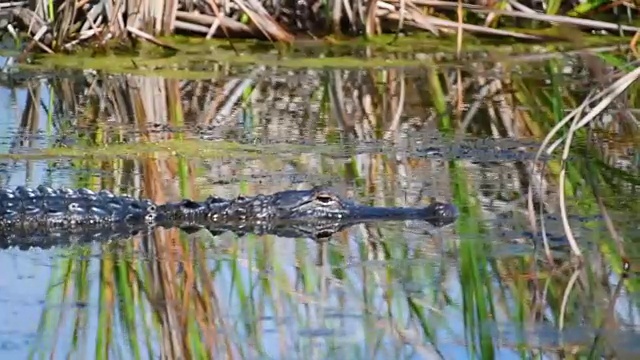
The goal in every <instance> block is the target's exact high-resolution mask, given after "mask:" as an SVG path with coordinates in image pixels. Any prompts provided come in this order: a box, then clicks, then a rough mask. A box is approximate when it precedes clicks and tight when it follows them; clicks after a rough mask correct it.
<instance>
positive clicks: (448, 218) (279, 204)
mask: <svg viewBox="0 0 640 360" xmlns="http://www.w3.org/2000/svg"><path fill="white" fill-rule="evenodd" d="M270 204H271V206H272V211H273V213H274V214H273V215H275V217H276V218H278V219H292V220H300V219H309V220H311V219H335V220H342V221H345V222H350V221H353V222H367V221H384V220H387V221H392V220H398V221H400V220H424V221H428V222H430V223H432V224H434V225H437V226H443V225H446V224H449V223H451V222H453V221H455V220H456V218H457V217H458V210H457V209H456V207H455V206H454V205H453V204H447V203H441V202H433V203H432V204H430V205H429V206H427V207H423V208H403V207H377V206H367V205H363V204H359V203H356V202H354V201H351V200H349V199H345V198H343V197H341V196H340V195H338V194H337V193H336V192H334V191H332V190H330V189H328V188H326V187H320V186H316V187H314V188H312V189H310V190H288V191H283V192H279V193H276V194H273V195H272V199H271V201H270Z"/></svg>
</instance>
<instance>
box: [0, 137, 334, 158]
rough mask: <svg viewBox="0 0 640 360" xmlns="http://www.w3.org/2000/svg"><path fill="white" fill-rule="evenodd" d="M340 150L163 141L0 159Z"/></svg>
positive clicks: (241, 155)
mask: <svg viewBox="0 0 640 360" xmlns="http://www.w3.org/2000/svg"><path fill="white" fill-rule="evenodd" d="M336 151H339V147H336V146H332V145H320V146H319V145H314V146H305V145H293V144H269V145H250V144H240V143H237V142H232V141H223V140H220V141H206V140H197V139H194V140H164V141H157V142H152V141H149V142H140V143H132V144H124V143H123V144H107V145H103V146H95V145H93V146H74V147H57V148H46V149H40V150H31V151H29V152H25V153H18V154H6V153H5V154H0V159H12V160H25V159H29V160H36V159H48V158H101V159H109V158H111V159H113V158H128V159H133V158H140V157H159V158H160V157H188V158H207V159H212V158H230V157H233V158H245V159H246V158H261V159H263V158H265V157H267V158H268V157H279V158H283V157H287V154H291V155H296V154H297V155H299V154H300V153H304V152H307V153H311V152H313V153H319V152H320V153H335V152H336Z"/></svg>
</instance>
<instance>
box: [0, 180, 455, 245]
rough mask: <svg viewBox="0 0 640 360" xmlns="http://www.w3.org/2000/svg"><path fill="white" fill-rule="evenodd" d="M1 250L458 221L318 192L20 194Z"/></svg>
mask: <svg viewBox="0 0 640 360" xmlns="http://www.w3.org/2000/svg"><path fill="white" fill-rule="evenodd" d="M0 195H1V196H0V206H1V207H2V216H1V217H0V225H1V226H0V233H1V234H0V235H2V237H3V239H2V242H1V243H0V246H2V247H10V246H17V247H19V248H30V247H34V246H35V247H51V246H55V245H62V244H74V243H86V242H96V241H97V242H104V241H109V240H116V239H122V238H128V237H130V236H131V235H134V234H136V233H140V232H144V231H149V230H151V229H153V228H154V227H155V226H158V225H160V226H163V227H165V228H173V227H177V228H181V229H183V230H185V231H188V232H190V231H194V230H199V229H201V228H207V229H208V230H209V231H210V232H212V233H213V234H218V233H220V232H226V231H232V232H236V233H238V234H242V233H255V234H273V235H279V236H283V237H307V238H312V239H320V238H325V237H328V236H331V235H332V234H333V233H335V232H337V231H340V230H343V229H345V228H347V227H350V226H352V225H355V224H358V223H365V222H380V221H394V220H395V221H398V220H422V221H426V222H429V223H431V224H432V225H434V226H444V225H447V224H450V223H452V222H453V221H455V220H456V218H457V216H458V212H457V209H456V208H455V206H454V205H452V204H446V203H441V202H434V203H432V204H431V205H429V206H427V207H424V208H397V207H374V206H365V205H361V204H357V203H355V202H352V201H349V200H346V199H343V198H342V197H340V196H339V195H337V194H336V193H335V192H333V191H331V190H329V189H326V188H323V187H314V188H312V189H310V190H289V191H282V192H278V193H274V194H272V195H257V196H254V197H242V196H241V197H237V198H235V199H222V198H218V197H214V196H211V197H209V198H208V199H206V200H205V201H203V202H196V201H193V200H189V199H185V200H182V201H179V202H174V203H167V204H163V205H159V206H157V205H155V204H153V203H152V202H151V201H149V200H147V199H140V200H137V199H134V198H131V197H128V196H115V195H113V194H112V193H110V192H108V191H101V192H99V193H95V192H92V191H90V190H86V189H79V190H69V189H52V188H48V187H39V188H38V189H37V190H36V189H30V188H26V187H19V188H16V189H15V190H10V189H4V190H2V192H0Z"/></svg>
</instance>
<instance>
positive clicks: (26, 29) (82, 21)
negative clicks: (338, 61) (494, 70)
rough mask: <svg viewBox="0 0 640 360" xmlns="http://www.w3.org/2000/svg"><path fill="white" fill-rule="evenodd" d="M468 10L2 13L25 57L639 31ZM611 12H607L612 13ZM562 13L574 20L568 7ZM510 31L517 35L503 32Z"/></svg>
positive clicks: (217, 4)
mask: <svg viewBox="0 0 640 360" xmlns="http://www.w3.org/2000/svg"><path fill="white" fill-rule="evenodd" d="M502 4H503V3H500V2H494V3H483V2H481V3H479V4H478V3H469V2H462V1H457V0H456V1H438V0H387V1H380V0H377V1H362V0H353V1H339V0H333V1H329V2H321V1H311V0H310V1H294V0H287V1H284V2H273V1H268V0H263V1H258V0H233V1H214V0H196V1H186V0H164V1H148V0H126V1H116V0H93V1H82V2H77V1H71V0H59V1H53V0H49V1H47V0H32V1H29V2H26V1H24V2H14V3H6V4H5V5H4V6H0V16H3V17H4V18H5V20H4V22H2V23H0V25H4V28H6V29H7V30H8V31H9V32H10V33H11V34H13V35H14V36H17V34H18V33H19V32H22V33H25V34H27V35H28V37H29V39H30V42H29V44H28V45H27V48H26V49H25V51H29V50H35V49H39V51H44V52H48V53H54V52H65V51H73V50H74V49H76V48H77V47H78V46H79V45H80V46H83V45H84V44H91V46H97V47H99V48H104V47H108V45H107V44H108V43H112V42H113V41H115V42H116V43H119V44H124V43H126V44H128V45H130V44H131V42H134V43H135V42H136V41H137V39H142V40H144V41H149V42H152V43H153V44H156V45H158V46H161V47H164V48H167V49H171V50H176V48H175V47H174V46H172V45H170V44H168V43H167V42H166V41H162V40H160V39H159V38H158V37H160V36H166V35H171V34H187V35H190V36H198V37H205V38H212V37H217V38H259V39H264V40H268V41H272V42H282V43H292V42H293V41H294V40H295V39H298V38H301V37H302V38H306V37H309V36H311V37H314V38H318V37H324V36H327V35H341V34H347V35H365V36H367V37H370V36H375V35H379V34H382V33H396V34H399V33H400V32H401V31H427V32H429V33H431V34H432V35H434V36H455V35H457V37H458V38H457V43H458V47H460V44H461V42H462V33H463V32H465V33H472V34H474V35H482V36H491V37H496V36H497V37H507V38H513V39H521V40H532V41H540V40H548V39H558V38H560V39H566V37H565V36H564V35H563V34H562V33H563V32H562V31H559V32H550V33H547V34H544V35H543V34H542V33H540V32H536V33H533V32H530V31H527V28H526V26H527V25H524V27H523V28H522V29H519V30H513V25H514V24H516V26H520V24H521V23H522V21H520V20H522V19H524V20H528V21H537V22H541V23H545V24H547V26H557V25H562V26H565V27H569V26H570V27H574V28H576V29H577V31H580V30H584V31H592V30H597V31H607V32H609V33H610V34H613V35H617V34H627V35H630V34H636V33H638V31H639V30H640V28H637V27H635V26H631V25H625V24H623V23H622V22H624V21H626V20H624V19H621V18H619V19H618V20H617V21H614V22H607V21H600V20H591V19H585V18H582V17H579V16H569V15H557V14H548V13H546V9H545V8H544V2H537V1H536V2H534V1H531V2H517V1H510V2H508V3H507V4H504V6H503V5H502ZM605 5H606V6H605ZM626 6H627V3H625V2H620V3H617V4H615V6H610V4H604V5H603V6H601V7H600V8H598V7H596V8H594V9H592V10H593V11H592V13H591V14H598V13H607V14H618V12H619V10H620V9H624V8H625V7H626ZM558 10H559V11H564V12H568V13H570V10H571V8H570V7H567V4H563V5H562V6H561V7H560V9H558ZM501 26H509V27H510V28H512V29H510V30H506V29H501V28H500V27H501Z"/></svg>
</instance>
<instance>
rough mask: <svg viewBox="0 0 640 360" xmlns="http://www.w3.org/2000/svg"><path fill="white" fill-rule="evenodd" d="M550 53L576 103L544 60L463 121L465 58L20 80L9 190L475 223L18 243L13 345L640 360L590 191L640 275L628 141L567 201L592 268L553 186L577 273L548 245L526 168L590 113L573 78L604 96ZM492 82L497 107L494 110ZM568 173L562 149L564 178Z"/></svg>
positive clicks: (276, 355) (152, 353)
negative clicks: (321, 188) (338, 205)
mask: <svg viewBox="0 0 640 360" xmlns="http://www.w3.org/2000/svg"><path fill="white" fill-rule="evenodd" d="M549 61H552V62H553V61H555V62H556V63H553V64H556V65H558V64H560V65H566V66H565V67H564V71H565V72H568V74H565V76H566V77H565V78H564V80H563V81H565V82H564V83H563V84H564V86H565V87H564V88H563V89H564V91H566V94H565V97H563V98H561V100H560V101H565V102H561V103H555V105H554V104H553V102H549V101H548V99H549V96H553V89H552V88H551V86H550V85H549V83H548V82H545V81H540V79H543V80H545V79H547V78H549V77H550V76H551V75H550V74H548V72H547V71H548V69H550V67H545V66H546V65H548V64H547V63H535V64H532V65H531V66H533V67H534V70H532V71H531V72H530V73H523V72H510V71H505V72H504V73H502V74H501V76H498V77H496V78H494V79H490V80H487V79H484V80H483V79H481V78H480V77H475V78H474V80H473V81H471V82H470V85H468V86H467V87H465V89H464V91H463V96H464V100H465V101H464V102H463V103H464V104H463V105H465V106H464V107H463V109H464V111H465V112H464V113H463V116H461V117H459V118H458V117H457V116H456V108H457V102H456V101H455V99H454V98H453V96H454V95H453V94H456V93H457V92H456V89H455V84H456V81H454V80H455V77H456V74H455V71H454V70H453V69H447V68H446V67H443V68H442V69H440V70H439V72H437V73H436V72H433V73H429V71H422V70H421V69H415V68H414V69H399V68H380V69H366V68H364V69H348V70H341V69H327V70H322V69H296V70H291V69H286V68H276V67H267V66H263V67H253V68H251V67H233V66H231V67H229V69H228V70H227V71H226V72H225V70H221V69H217V70H216V71H215V76H214V75H212V79H211V80H179V79H173V78H162V77H158V76H153V75H149V76H142V75H126V74H96V73H92V72H84V73H82V72H74V71H68V72H65V73H64V75H62V74H58V75H52V74H44V75H41V76H39V77H38V78H36V77H35V76H33V77H32V78H31V80H28V81H26V82H24V83H22V87H20V88H11V87H8V85H7V87H0V108H1V109H2V111H3V116H2V117H0V121H1V124H0V126H2V129H4V131H3V133H2V134H0V148H1V149H2V150H1V152H2V155H1V156H0V158H1V161H0V182H1V183H2V185H3V186H18V185H25V184H26V185H29V186H37V185H40V184H46V185H51V186H68V187H78V186H84V187H90V188H94V189H99V188H109V189H113V190H114V191H117V192H120V193H128V194H131V195H134V196H146V197H151V198H152V199H154V200H156V201H158V202H165V201H173V200H177V199H180V198H183V197H189V198H195V199H202V198H204V197H206V196H208V195H211V194H215V195H217V196H222V197H234V196H238V195H240V194H243V195H254V194H258V193H273V192H276V191H282V190H289V189H304V188H309V187H311V186H313V185H318V184H323V185H330V186H332V187H333V188H335V189H337V190H338V191H339V192H340V193H342V194H344V195H345V196H348V197H351V198H354V199H356V200H358V201H360V202H363V203H368V204H374V205H381V206H423V205H426V204H428V203H429V202H430V201H431V200H430V199H431V198H435V199H437V200H440V201H448V202H453V203H454V204H456V206H458V208H459V209H460V211H461V217H460V219H459V220H458V221H457V222H456V223H455V224H453V225H450V226H447V227H444V228H433V227H430V226H429V225H427V224H425V223H421V222H417V221H408V222H399V223H397V222H396V223H380V224H367V225H356V226H354V227H351V228H349V229H347V230H345V231H343V232H340V233H338V234H335V235H334V236H332V238H331V239H330V241H323V242H318V241H313V240H311V239H305V238H298V239H288V238H280V237H275V236H271V235H264V236H257V235H253V234H241V235H238V234H233V233H224V234H221V235H212V234H209V233H207V232H206V231H200V232H198V233H195V234H186V233H184V232H181V231H179V230H177V229H156V230H154V232H153V233H150V234H140V235H137V236H134V237H133V238H126V239H121V240H120V241H113V242H110V243H92V244H85V245H75V246H71V245H69V244H60V245H59V246H57V247H54V248H47V249H41V248H34V249H30V250H23V249H18V248H15V247H14V248H10V249H2V250H0V274H3V275H2V276H0V304H2V305H1V306H2V309H3V310H2V311H0V354H2V355H3V356H6V357H8V358H29V357H31V356H35V357H38V358H40V357H52V358H66V357H70V358H84V357H88V358H94V357H96V358H97V357H104V356H107V354H108V356H110V357H114V358H122V359H128V358H136V357H142V358H145V357H148V358H157V357H160V356H166V357H171V358H193V357H214V358H218V357H220V356H225V357H228V358H247V359H309V358H311V359H328V358H357V359H370V358H375V359H387V358H399V359H431V358H445V359H458V358H465V357H469V358H480V357H484V358H500V359H516V358H529V357H533V356H537V355H536V354H539V355H540V356H541V357H544V358H556V357H559V356H560V354H561V353H563V352H564V353H578V354H580V355H585V356H586V355H588V354H589V353H590V352H594V353H595V354H597V356H600V355H602V354H611V353H612V352H614V353H616V354H617V355H618V356H620V357H621V358H630V357H633V356H637V355H638V354H640V350H638V349H637V345H636V343H637V340H638V339H639V337H638V334H637V333H636V331H637V330H636V327H637V325H636V324H637V323H636V321H637V320H636V318H637V316H638V314H637V312H638V310H637V305H636V300H637V295H636V293H637V291H636V288H637V281H636V280H635V278H634V277H631V278H630V279H627V280H624V281H623V280H621V276H620V271H619V268H620V258H619V257H618V256H617V255H616V251H617V250H616V249H617V248H616V245H615V243H614V242H613V241H612V236H611V235H610V234H609V232H608V230H607V228H606V226H605V224H604V221H603V218H602V216H601V214H602V210H601V209H600V208H599V207H598V206H597V201H596V199H595V197H594V195H593V191H592V186H594V185H593V184H594V183H595V184H597V186H598V189H599V191H600V192H601V193H602V194H603V198H604V203H605V205H606V210H607V212H608V214H609V216H611V217H612V218H613V220H614V226H615V228H616V230H617V231H618V233H619V235H620V236H621V237H622V238H623V239H624V248H625V251H626V255H627V257H628V258H629V259H630V260H631V263H632V267H633V266H635V265H634V259H636V258H637V257H636V256H635V251H634V249H635V248H636V246H634V242H635V241H636V240H635V239H636V238H637V236H636V234H637V226H636V225H635V224H637V220H638V217H637V215H636V214H637V213H638V212H637V211H634V210H635V209H637V208H636V207H635V205H636V201H635V198H634V194H635V186H636V185H635V184H636V181H637V176H636V175H635V174H636V171H637V160H636V159H637V156H636V155H635V148H636V147H635V146H634V144H633V143H631V144H629V143H628V142H627V143H625V142H624V141H623V140H617V141H610V142H608V143H607V147H606V149H605V150H603V153H601V157H600V158H598V157H596V156H594V152H593V151H591V152H590V153H587V154H585V152H588V151H590V150H589V149H588V147H587V145H588V144H590V143H589V142H588V141H587V139H586V138H579V139H576V141H575V143H574V149H575V150H574V152H573V153H572V154H571V159H572V160H571V164H570V165H569V166H568V168H569V183H570V185H571V189H570V190H569V191H568V193H567V194H568V195H567V201H566V207H567V209H568V212H569V218H570V223H571V225H572V229H573V235H574V236H575V237H576V238H577V239H578V241H579V244H580V246H581V248H582V250H583V251H584V252H585V258H586V259H587V261H586V263H587V266H585V267H582V268H578V270H577V271H576V272H574V271H573V269H572V268H571V267H570V266H566V265H567V260H566V259H567V257H568V254H569V251H570V250H569V249H568V246H567V235H566V233H565V231H564V228H563V225H562V222H561V218H560V216H559V214H560V212H559V206H560V205H559V195H558V189H557V181H556V179H557V177H556V176H555V175H548V176H547V177H546V178H545V181H544V185H545V188H544V189H545V190H544V193H545V194H546V197H545V204H546V210H547V211H548V212H549V214H548V215H546V216H545V229H546V231H547V235H548V236H549V237H550V238H551V240H552V241H553V242H554V244H556V245H559V247H558V248H557V249H555V251H556V252H555V253H554V254H555V255H556V257H557V259H556V265H557V267H556V268H551V267H549V264H548V263H546V259H545V257H544V255H543V254H542V253H541V252H540V251H536V249H534V246H533V244H534V242H535V241H538V240H539V238H538V237H536V236H534V234H535V231H534V229H533V228H532V227H531V224H530V222H529V218H528V216H527V208H526V196H525V194H526V191H527V189H528V181H529V180H528V179H529V177H528V172H529V171H530V170H531V169H537V170H539V166H540V165H541V164H542V163H541V162H538V163H534V161H533V160H534V157H535V152H536V151H537V149H538V146H539V145H540V143H541V137H542V136H544V134H545V133H546V132H548V131H549V129H550V127H551V126H552V125H550V124H553V123H554V121H555V120H553V118H552V117H550V115H549V114H553V111H555V110H557V109H558V108H557V107H558V106H560V107H562V108H563V109H564V110H567V109H569V108H570V106H571V104H572V103H573V104H575V103H579V102H580V101H581V99H583V98H584V91H582V90H581V89H575V90H573V88H572V87H571V85H572V84H574V83H577V82H581V81H585V76H584V74H583V72H582V69H581V68H579V66H577V65H570V63H569V60H567V63H566V64H565V63H561V60H557V59H552V60H549ZM563 61H564V60H563ZM558 67H559V68H563V67H562V66H558ZM465 71H466V72H465V73H463V74H464V75H465V76H466V78H467V79H469V78H472V75H473V72H472V70H469V69H467V70H465ZM430 74H431V75H438V76H439V77H435V78H434V77H430V76H431V75H430ZM22 75H23V77H24V78H27V79H29V77H30V74H29V73H25V74H22ZM31 75H33V74H31ZM556 75H557V74H556ZM434 79H435V80H434ZM487 83H490V84H491V87H492V89H493V91H494V92H495V93H494V94H493V95H492V97H490V98H487V99H484V100H481V101H479V102H476V100H477V94H478V91H479V90H480V89H481V88H482V87H483V86H485V85H486V84H487ZM506 84H512V85H513V86H512V89H506V88H505V86H506ZM440 93H443V94H445V95H446V96H445V95H443V96H442V98H439V97H438V94H440ZM550 94H551V95H550ZM568 98H570V99H571V101H569V100H567V99H568ZM29 104H32V105H29ZM178 104H179V105H178ZM474 104H475V105H474ZM534 104H535V106H532V105H534ZM241 105H244V106H241ZM443 105H444V106H443ZM545 106H546V107H545ZM554 106H556V108H554ZM472 109H476V110H473V111H476V114H475V115H474V116H473V117H472V119H473V121H471V122H469V124H468V125H467V126H466V129H465V130H464V131H460V130H459V129H460V126H459V125H456V124H460V123H463V122H464V117H465V114H469V112H470V111H472ZM478 109H479V110H478ZM616 114H619V112H616V110H615V109H611V111H609V112H607V114H606V115H605V116H604V117H603V118H602V119H601V124H603V126H604V125H607V124H609V125H611V121H610V119H611V118H612V117H613V116H617V115H616ZM545 116H546V117H545ZM456 131H458V132H457V133H456ZM610 131H611V133H610V136H612V137H614V138H615V137H616V136H621V135H620V132H618V133H616V130H615V125H614V128H613V130H610ZM451 133H453V134H454V135H453V136H452V135H451ZM625 144H626V145H625ZM554 159H557V155H553V156H551V157H549V156H546V157H544V161H545V162H546V164H547V166H549V169H551V170H550V171H554V168H553V164H554V163H553V161H554ZM555 164H556V165H557V163H555ZM534 165H535V166H537V167H535V166H534ZM549 169H548V170H549ZM556 169H557V168H556ZM555 171H556V174H557V170H555ZM594 174H595V175H597V176H594V177H593V178H592V175H594ZM590 181H591V182H590ZM562 265H565V266H564V267H563V266H562ZM574 275H575V277H574ZM618 284H620V285H621V287H620V289H618V288H617V286H618ZM566 289H570V291H569V292H568V294H569V296H568V297H567V300H566V301H565V302H566V303H565V304H564V305H563V296H564V294H565V292H566V291H567V290H566ZM611 309H612V310H611ZM560 327H562V329H560ZM598 334H600V335H598Z"/></svg>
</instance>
